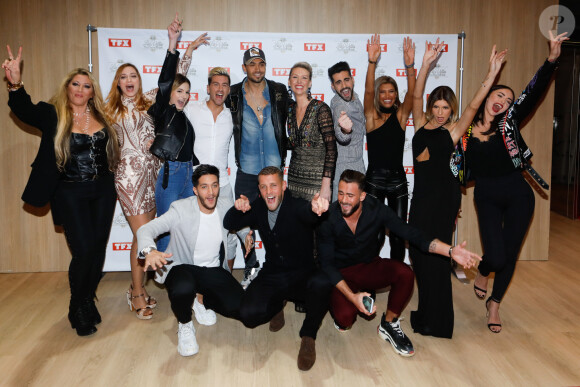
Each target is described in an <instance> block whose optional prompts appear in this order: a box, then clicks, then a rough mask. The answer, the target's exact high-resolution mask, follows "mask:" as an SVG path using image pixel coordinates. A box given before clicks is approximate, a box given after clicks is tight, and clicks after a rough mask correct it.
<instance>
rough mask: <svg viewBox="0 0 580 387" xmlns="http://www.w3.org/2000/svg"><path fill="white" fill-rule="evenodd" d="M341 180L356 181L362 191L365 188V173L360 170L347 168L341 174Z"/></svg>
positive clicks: (346, 181)
mask: <svg viewBox="0 0 580 387" xmlns="http://www.w3.org/2000/svg"><path fill="white" fill-rule="evenodd" d="M340 181H344V182H345V183H356V184H357V185H358V188H359V189H360V190H361V191H364V189H365V175H364V174H363V173H361V172H359V171H355V170H352V169H345V170H344V172H342V173H341V175H340Z"/></svg>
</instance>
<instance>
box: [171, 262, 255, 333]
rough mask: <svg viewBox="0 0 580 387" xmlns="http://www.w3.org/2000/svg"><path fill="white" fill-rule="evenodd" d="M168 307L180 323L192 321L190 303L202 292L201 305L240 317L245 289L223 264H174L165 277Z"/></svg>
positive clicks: (230, 315)
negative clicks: (211, 265) (220, 265)
mask: <svg viewBox="0 0 580 387" xmlns="http://www.w3.org/2000/svg"><path fill="white" fill-rule="evenodd" d="M165 288H166V289H167V295H168V296H169V301H170V302H171V310H173V313H174V314H175V317H177V320H178V321H179V322H180V323H182V324H185V323H188V322H190V321H191V306H192V305H193V301H194V299H195V294H196V293H201V294H203V304H204V306H205V307H206V308H207V309H211V310H213V311H215V312H217V313H219V314H221V315H222V316H226V317H231V318H235V319H239V311H240V303H241V301H242V296H243V295H244V289H242V286H241V285H240V284H239V283H238V281H236V279H235V278H234V277H233V276H232V275H231V273H230V272H228V271H227V270H226V269H224V268H223V267H202V266H194V265H177V266H174V267H172V268H171V270H170V271H169V274H167V278H166V279H165Z"/></svg>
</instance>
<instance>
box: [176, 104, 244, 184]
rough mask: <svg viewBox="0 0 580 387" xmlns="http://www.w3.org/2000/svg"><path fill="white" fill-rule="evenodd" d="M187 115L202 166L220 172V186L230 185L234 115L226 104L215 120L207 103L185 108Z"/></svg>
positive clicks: (196, 153) (195, 149)
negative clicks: (216, 168)
mask: <svg viewBox="0 0 580 387" xmlns="http://www.w3.org/2000/svg"><path fill="white" fill-rule="evenodd" d="M185 115H186V116H187V118H189V121H191V124H192V125H193V130H194V132H195V143H194V145H193V152H194V153H195V156H196V157H197V159H198V160H199V162H200V164H211V165H215V166H216V167H218V169H219V170H220V186H221V187H223V186H226V185H228V184H229V183H230V180H229V178H228V153H229V150H230V141H231V139H232V134H233V131H234V124H233V121H232V114H231V113H230V109H228V108H227V107H226V106H225V104H224V108H223V110H222V111H221V112H220V114H219V115H218V116H217V119H216V121H215V122H214V120H213V113H212V112H211V110H209V108H208V107H207V101H197V102H194V103H190V104H188V105H187V106H186V107H185Z"/></svg>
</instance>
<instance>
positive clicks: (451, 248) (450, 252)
mask: <svg viewBox="0 0 580 387" xmlns="http://www.w3.org/2000/svg"><path fill="white" fill-rule="evenodd" d="M454 248H455V246H451V247H450V248H449V258H452V259H453V257H451V254H452V253H453V249H454Z"/></svg>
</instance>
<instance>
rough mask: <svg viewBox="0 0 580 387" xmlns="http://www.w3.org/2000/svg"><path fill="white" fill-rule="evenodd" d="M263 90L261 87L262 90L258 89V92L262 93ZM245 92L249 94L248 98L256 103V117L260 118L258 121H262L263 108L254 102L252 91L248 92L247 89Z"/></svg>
mask: <svg viewBox="0 0 580 387" xmlns="http://www.w3.org/2000/svg"><path fill="white" fill-rule="evenodd" d="M263 92H264V89H263V88H262V90H260V94H262V93H263ZM247 94H249V95H250V98H251V99H252V103H253V104H254V105H256V110H257V111H258V118H259V119H260V121H262V120H263V119H264V114H263V113H262V110H263V108H262V106H260V105H259V104H258V103H257V102H256V100H255V99H254V94H253V93H250V92H249V91H248V92H247Z"/></svg>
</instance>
